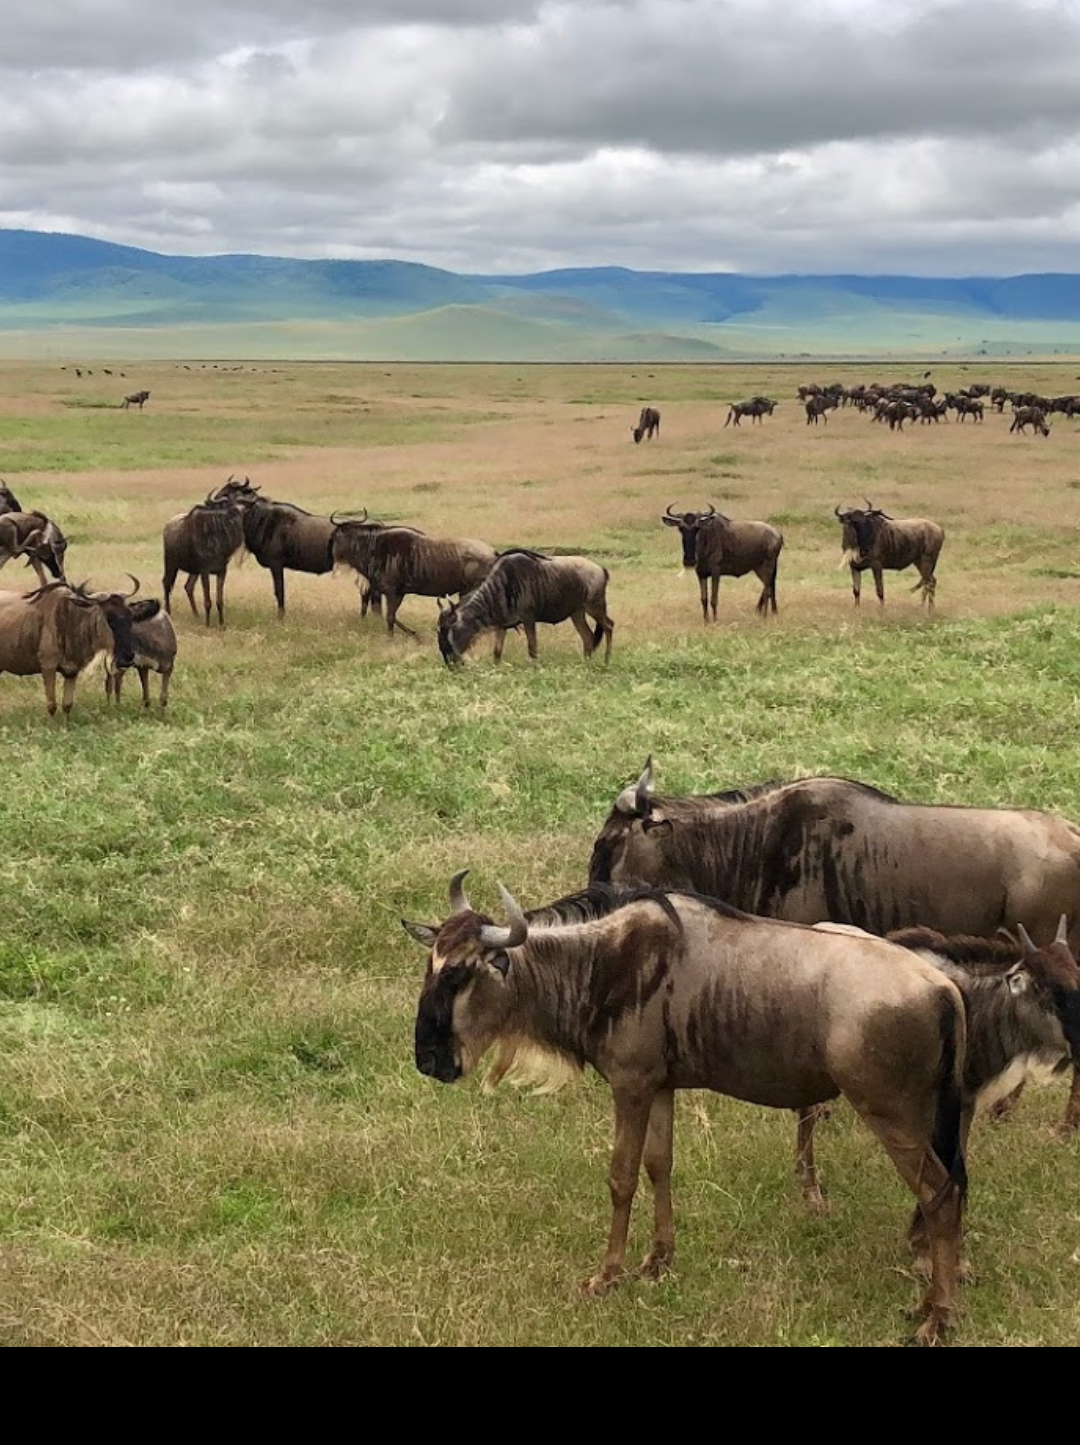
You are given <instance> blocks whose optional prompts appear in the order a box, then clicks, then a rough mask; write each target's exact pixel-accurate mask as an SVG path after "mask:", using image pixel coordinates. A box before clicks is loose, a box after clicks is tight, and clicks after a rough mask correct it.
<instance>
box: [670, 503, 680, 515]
mask: <svg viewBox="0 0 1080 1445" xmlns="http://www.w3.org/2000/svg"><path fill="white" fill-rule="evenodd" d="M667 515H668V516H669V517H677V516H678V513H677V512H673V511H672V510H671V503H670V502H668V504H667Z"/></svg>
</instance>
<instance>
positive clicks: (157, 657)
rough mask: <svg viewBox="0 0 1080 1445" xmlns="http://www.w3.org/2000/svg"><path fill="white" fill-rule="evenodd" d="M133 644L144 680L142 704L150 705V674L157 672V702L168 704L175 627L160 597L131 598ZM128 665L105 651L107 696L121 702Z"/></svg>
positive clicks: (137, 666) (142, 682)
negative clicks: (158, 680)
mask: <svg viewBox="0 0 1080 1445" xmlns="http://www.w3.org/2000/svg"><path fill="white" fill-rule="evenodd" d="M129 610H130V612H131V646H132V650H133V651H134V654H135V661H134V663H132V666H133V667H134V669H135V671H136V672H137V673H138V674H139V682H140V683H141V684H142V699H143V707H149V706H150V674H151V673H152V672H156V673H157V674H158V676H159V677H160V678H161V690H160V693H159V695H158V703H159V705H160V706H161V707H162V708H165V707H167V706H168V702H169V682H170V680H171V678H172V675H173V668H174V667H175V666H176V629H175V628H174V627H173V625H172V619H171V618H170V617H169V615H168V613H166V612H163V611H162V610H161V603H160V602H159V601H158V600H157V598H156V597H155V598H146V599H145V600H143V601H140V602H132V603H131V605H130V609H129ZM126 671H127V669H126V668H122V667H119V666H118V665H117V662H116V658H115V657H114V656H113V655H112V654H111V653H106V655H105V696H106V697H107V698H110V697H115V698H116V701H117V703H119V702H120V692H121V689H122V687H123V683H124V673H125V672H126Z"/></svg>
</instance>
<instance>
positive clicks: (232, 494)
mask: <svg viewBox="0 0 1080 1445" xmlns="http://www.w3.org/2000/svg"><path fill="white" fill-rule="evenodd" d="M206 500H207V502H208V503H210V504H213V503H215V502H238V503H240V505H241V506H250V505H251V504H252V503H253V502H260V501H266V500H267V498H265V497H263V496H262V494H261V492H260V490H259V488H258V487H255V486H252V483H251V478H250V477H245V478H244V480H243V481H242V482H241V481H239V480H238V479H237V478H236V477H233V476H230V477H229V480H228V481H227V482H225V483H223V485H222V486H220V487H218V489H217V491H216V492H211V493H210V494H209V495H208V496H207V498H206Z"/></svg>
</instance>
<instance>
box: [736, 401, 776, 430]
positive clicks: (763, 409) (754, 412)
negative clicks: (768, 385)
mask: <svg viewBox="0 0 1080 1445" xmlns="http://www.w3.org/2000/svg"><path fill="white" fill-rule="evenodd" d="M776 406H777V403H776V402H775V401H773V400H772V399H771V398H770V397H767V396H754V397H751V398H750V400H749V401H733V402H732V403H731V405H730V406H729V407H728V414H727V421H725V422H724V425H725V426H728V425H730V424H731V423H732V422H734V424H735V425H736V426H740V425H741V424H742V419H743V417H744V416H748V417H749V418H750V419H751V421H756V422H758V423H759V424H760V422H761V418H762V417H763V416H772V414H773V412H774V411H775V410H776Z"/></svg>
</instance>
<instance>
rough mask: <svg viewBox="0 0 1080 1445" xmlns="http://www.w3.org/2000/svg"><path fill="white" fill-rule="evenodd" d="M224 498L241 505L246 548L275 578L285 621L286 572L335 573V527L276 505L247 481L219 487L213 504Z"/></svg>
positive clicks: (297, 509) (283, 504)
mask: <svg viewBox="0 0 1080 1445" xmlns="http://www.w3.org/2000/svg"><path fill="white" fill-rule="evenodd" d="M221 498H231V499H233V500H235V501H237V502H239V503H240V504H241V508H242V511H241V517H242V520H243V528H244V545H245V547H246V548H247V550H248V551H249V552H250V553H251V555H252V556H253V557H254V558H255V560H256V562H258V564H259V566H260V567H265V568H266V569H267V571H268V572H269V573H270V575H271V577H272V578H273V581H274V597H275V599H276V601H277V610H278V617H279V618H283V617H284V616H285V573H286V570H289V571H292V572H309V573H312V574H314V575H315V576H322V575H323V574H324V573H326V572H331V571H333V568H334V557H333V544H334V533H335V531H336V530H337V529H336V527H335V525H334V523H333V522H332V521H331V520H330V518H329V517H318V516H314V515H313V514H312V513H311V512H305V511H304V509H303V508H302V507H294V506H293V504H292V503H291V502H272V501H271V500H270V498H269V497H264V496H262V494H261V493H260V491H259V489H258V487H253V486H252V485H251V483H250V482H249V481H248V479H247V478H246V477H245V479H244V481H243V482H236V481H232V480H230V481H228V482H226V483H225V485H224V486H223V487H219V488H218V490H217V491H216V492H215V493H213V500H219V499H221Z"/></svg>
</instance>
